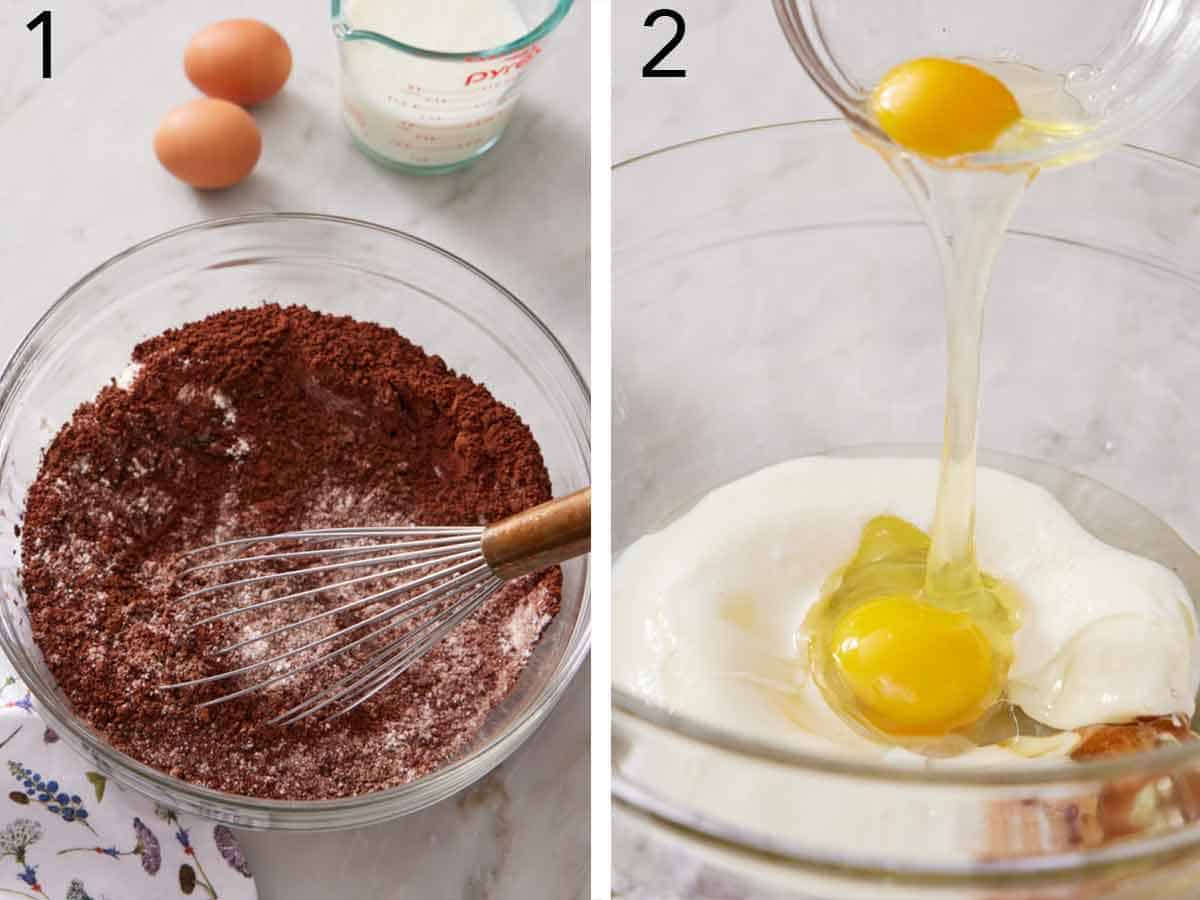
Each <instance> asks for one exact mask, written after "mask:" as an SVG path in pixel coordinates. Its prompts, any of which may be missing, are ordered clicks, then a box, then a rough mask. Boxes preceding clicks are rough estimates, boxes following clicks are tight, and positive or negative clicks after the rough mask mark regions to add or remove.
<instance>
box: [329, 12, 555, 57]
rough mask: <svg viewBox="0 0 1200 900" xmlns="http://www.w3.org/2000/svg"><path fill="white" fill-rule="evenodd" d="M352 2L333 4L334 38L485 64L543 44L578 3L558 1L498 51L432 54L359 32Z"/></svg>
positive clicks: (369, 31)
mask: <svg viewBox="0 0 1200 900" xmlns="http://www.w3.org/2000/svg"><path fill="white" fill-rule="evenodd" d="M348 2H349V0H330V8H329V16H330V20H331V21H332V23H333V33H334V36H335V37H337V38H338V39H339V40H343V41H374V42H375V43H377V44H381V45H382V46H384V47H388V48H390V49H392V50H399V51H401V52H404V53H408V54H410V55H412V56H418V57H421V58H422V59H432V60H439V61H442V62H483V61H486V60H491V59H496V58H497V57H500V56H507V55H509V54H510V53H516V52H518V51H521V50H524V49H525V48H527V47H529V46H530V45H532V44H535V43H537V42H538V41H540V40H544V39H545V38H547V37H549V35H550V34H551V33H552V32H553V31H554V29H556V28H557V27H558V26H559V24H561V22H562V20H563V19H565V18H566V17H567V13H568V12H570V11H571V6H572V5H573V4H574V2H575V0H554V6H553V8H552V9H551V10H550V12H549V13H547V14H546V16H545V17H544V18H543V19H542V20H541V21H540V22H539V23H538V24H537V25H534V26H533V27H531V28H528V29H527V30H526V31H525V33H524V34H522V35H521V36H520V37H516V38H513V39H512V40H511V41H509V42H508V43H506V44H500V45H499V46H496V47H485V48H483V49H480V50H431V49H428V48H426V47H418V46H416V45H415V44H407V43H405V42H404V41H401V40H397V39H396V38H394V37H390V36H389V35H386V34H382V33H380V32H378V31H374V30H372V29H369V28H355V27H354V23H353V22H352V21H351V19H350V14H349V11H348V10H347V9H346V8H345V7H346V6H347V5H348Z"/></svg>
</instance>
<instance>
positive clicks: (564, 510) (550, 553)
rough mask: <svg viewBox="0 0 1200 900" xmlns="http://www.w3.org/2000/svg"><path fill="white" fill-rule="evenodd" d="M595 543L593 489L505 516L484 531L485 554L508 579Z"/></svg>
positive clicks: (568, 557)
mask: <svg viewBox="0 0 1200 900" xmlns="http://www.w3.org/2000/svg"><path fill="white" fill-rule="evenodd" d="M591 547H592V489H591V488H590V487H586V488H583V489H582V490H579V491H576V492H575V493H573V494H570V495H568V496H566V497H562V498H561V499H558V500H550V501H548V502H546V503H543V504H542V505H541V506H535V507H533V509H527V510H525V511H524V512H519V513H517V514H516V515H513V516H509V517H508V518H507V519H501V520H500V521H499V522H496V523H494V524H492V525H489V526H488V527H487V528H485V529H484V531H483V558H484V559H486V560H487V563H488V565H489V566H491V568H492V571H493V572H495V573H496V575H497V576H498V577H500V578H503V579H504V580H505V581H510V580H512V579H513V578H520V577H521V576H522V575H528V574H529V573H530V572H536V571H538V569H544V568H546V567H547V566H553V565H555V564H556V563H560V562H564V561H566V560H568V559H573V558H574V557H576V556H582V555H583V554H585V553H587V552H588V551H589V550H590V549H591Z"/></svg>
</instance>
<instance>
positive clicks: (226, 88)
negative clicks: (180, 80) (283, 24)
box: [183, 19, 292, 106]
mask: <svg viewBox="0 0 1200 900" xmlns="http://www.w3.org/2000/svg"><path fill="white" fill-rule="evenodd" d="M183 69H184V71H185V72H187V77H188V78H190V79H191V80H192V84H194V85H195V86H196V87H198V88H200V90H201V91H203V92H204V93H206V94H208V96H210V97H219V98H220V99H222V100H229V101H232V102H233V103H240V104H241V105H242V106H252V105H253V104H255V103H262V102H263V101H264V100H267V99H270V98H271V97H274V96H275V95H276V94H278V93H279V91H280V90H281V89H282V88H283V85H284V83H285V82H286V81H287V80H288V75H290V74H291V72H292V51H291V49H290V48H289V47H288V44H287V41H285V40H284V39H283V35H281V34H280V33H279V32H278V31H276V30H275V29H274V28H272V27H271V26H270V25H267V24H265V23H263V22H259V21H258V20H257V19H226V20H225V21H224V22H217V23H216V24H215V25H209V26H208V27H207V28H205V29H204V30H203V31H201V32H199V33H197V34H196V36H195V37H193V38H192V40H191V41H190V42H189V43H188V46H187V50H186V51H185V53H184V55H183Z"/></svg>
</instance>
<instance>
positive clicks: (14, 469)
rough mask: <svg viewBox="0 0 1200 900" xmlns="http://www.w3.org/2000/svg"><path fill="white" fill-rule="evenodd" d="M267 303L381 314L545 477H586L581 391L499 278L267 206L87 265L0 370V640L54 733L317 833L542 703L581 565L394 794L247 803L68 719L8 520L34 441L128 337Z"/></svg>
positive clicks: (570, 651) (386, 809)
mask: <svg viewBox="0 0 1200 900" xmlns="http://www.w3.org/2000/svg"><path fill="white" fill-rule="evenodd" d="M264 301H277V302H280V303H302V304H305V305H307V306H309V307H311V308H312V309H315V310H319V311H322V312H328V313H336V314H342V315H350V316H354V317H355V318H358V319H364V320H369V321H374V322H378V323H380V324H383V325H387V326H392V327H394V328H396V329H397V330H398V331H400V332H401V333H402V334H404V335H405V336H407V337H409V338H411V339H412V340H414V341H415V342H416V343H418V344H420V345H422V346H424V347H425V348H426V349H428V350H429V351H430V352H434V353H437V354H438V355H440V356H441V357H442V358H443V359H445V360H446V362H447V364H449V365H450V366H451V367H452V368H454V369H456V370H457V371H459V372H462V373H464V374H466V375H469V376H471V377H472V378H474V379H475V380H477V381H480V382H482V383H484V384H486V385H488V387H489V388H490V389H491V391H492V393H493V394H494V395H495V396H496V397H497V398H498V399H500V400H502V401H503V402H505V403H507V404H509V405H511V406H512V407H513V408H514V409H516V410H517V411H518V412H519V413H520V414H521V417H522V418H523V419H524V421H525V422H526V424H528V425H529V427H530V428H531V429H532V430H533V433H534V435H535V436H536V437H537V439H538V442H539V443H540V444H541V449H542V453H543V456H544V457H545V461H546V465H547V467H548V469H549V471H550V477H551V480H552V482H553V486H554V490H555V491H556V493H558V494H560V495H561V494H565V493H567V492H569V491H573V490H575V489H577V488H580V487H583V486H585V485H586V484H587V483H588V482H589V440H590V439H589V433H588V427H589V424H588V422H589V419H588V417H589V396H588V389H587V386H586V385H585V383H584V381H583V378H582V376H581V375H580V374H579V371H578V370H577V369H576V367H575V364H574V363H573V362H572V361H571V359H570V357H569V356H568V355H567V353H566V351H565V350H564V349H563V347H562V345H561V344H559V342H558V340H557V339H556V338H555V337H554V335H552V334H551V333H550V331H549V330H547V328H546V326H545V325H543V324H542V323H541V322H540V321H539V320H538V318H537V317H536V316H535V315H534V314H533V313H532V312H531V311H530V310H529V309H528V308H527V307H526V306H525V305H524V304H522V303H521V301H520V300H518V299H517V298H516V297H514V296H513V295H512V294H510V293H509V292H508V291H506V290H505V289H504V288H503V287H501V286H500V285H499V284H497V283H496V282H495V281H493V280H492V279H491V278H489V277H488V276H487V275H485V274H484V273H483V272H480V271H479V270H478V269H475V268H473V267H472V266H471V265H469V264H468V263H466V262H464V261H463V260H461V259H459V258H458V257H456V256H454V255H453V254H451V253H448V252H446V251H445V250H442V249H440V248H439V247H436V246H434V245H433V244H429V243H427V242H425V241H422V240H420V239H419V238H415V237H412V236H411V235H407V234H403V233H401V232H399V231H393V230H391V229H388V228H383V227H380V226H378V225H372V224H369V223H366V222H358V221H354V220H351V219H340V218H334V217H331V216H318V215H304V214H264V215H252V216H243V217H239V218H234V219H224V220H220V221H214V222H203V223H200V224H197V225H191V226H188V227H185V228H181V229H178V230H176V231H171V232H168V233H166V234H163V235H160V236H158V237H155V238H152V239H150V240H148V241H145V242H144V243H141V244H138V245H137V246H135V247H132V248H130V249H129V250H126V251H125V252H124V253H121V254H120V255H118V256H115V257H113V258H112V259H110V260H109V261H108V262H106V263H104V264H103V265H101V266H100V267H99V268H97V269H95V270H94V271H92V272H91V273H89V274H88V275H86V276H85V277H84V278H83V279H82V280H80V281H79V282H77V283H76V284H75V285H74V286H72V287H71V288H70V289H68V290H67V292H66V293H65V294H63V296H62V297H61V298H60V299H59V300H58V301H57V302H56V303H55V304H54V305H53V306H52V307H51V309H50V311H49V312H47V313H46V315H45V316H43V317H42V319H41V321H39V322H38V323H37V325H36V326H34V328H33V330H32V331H31V332H30V333H29V335H28V337H26V338H25V340H24V341H23V342H22V344H21V345H20V347H19V348H18V349H17V351H16V353H15V354H14V355H13V357H12V359H11V360H10V361H9V363H8V366H7V368H6V369H5V371H4V374H3V376H2V377H0V521H2V522H4V523H6V524H4V526H3V528H2V529H0V591H2V592H3V602H2V603H0V647H2V648H3V650H4V652H5V653H6V654H7V655H8V657H9V658H10V659H11V660H12V662H13V664H14V666H15V667H16V669H17V671H18V673H19V674H20V675H21V677H22V678H23V679H24V680H25V682H26V683H27V684H28V685H29V689H30V690H31V691H32V692H33V694H34V696H35V697H37V699H38V701H39V705H40V711H41V712H42V714H43V715H44V716H45V717H46V718H47V719H48V720H49V722H50V724H52V725H53V726H54V728H55V730H56V731H57V732H58V733H59V735H60V736H61V737H62V739H63V740H64V741H66V742H68V743H69V744H70V745H71V746H72V747H73V748H74V749H76V750H77V751H79V752H80V753H81V754H83V756H84V757H85V758H87V759H88V760H89V761H90V762H91V763H92V764H93V765H94V766H95V767H96V768H97V769H98V770H100V771H101V772H103V773H105V774H106V775H110V776H111V777H113V778H115V779H116V780H117V781H118V782H120V783H122V784H125V785H127V786H129V787H132V788H134V789H136V790H138V791H140V792H141V793H143V794H145V795H146V796H148V797H151V798H153V799H155V800H157V801H159V802H161V803H163V804H166V805H167V806H170V807H173V808H175V809H178V810H183V811H186V812H190V813H193V814H196V815H200V816H206V817H208V818H211V819H214V820H217V821H221V822H227V823H230V824H235V825H240V826H242V827H247V828H275V829H287V830H298V831H300V830H319V829H332V828H350V827H359V826H364V825H370V824H373V823H376V822H381V821H384V820H387V819H391V818H395V817H396V816H400V815H404V814H406V813H410V812H414V811H416V810H418V809H421V808H423V807H425V806H428V805H430V804H432V803H436V802H437V801H439V800H442V799H444V798H445V797H447V796H449V795H450V794H453V793H454V792H456V791H459V790H461V789H462V788H464V787H466V786H467V785H469V784H471V783H472V782H473V781H475V780H476V779H478V778H480V777H482V776H483V775H484V774H486V773H487V772H488V771H490V770H491V769H492V768H493V767H495V766H496V765H498V764H499V763H500V762H501V761H502V760H504V758H505V757H507V756H508V755H509V754H510V753H512V752H513V751H514V750H515V749H516V748H517V747H518V746H520V744H521V743H522V742H523V741H524V740H525V739H526V738H528V737H529V736H530V735H531V734H532V733H533V731H534V730H535V729H536V728H537V726H538V725H539V724H540V723H541V722H542V720H543V719H544V718H545V717H546V716H547V715H548V714H549V713H550V710H551V709H552V708H553V706H554V704H555V702H556V701H557V700H558V698H559V697H560V696H561V694H562V692H563V691H564V690H565V688H566V686H567V684H568V683H569V682H570V680H571V677H572V676H573V675H574V674H575V672H576V671H577V670H578V668H579V666H580V664H581V663H582V662H583V659H584V657H585V656H586V654H587V650H588V639H589V622H590V608H591V605H590V594H589V590H588V562H587V560H586V559H583V560H576V561H574V562H572V563H570V564H568V565H566V566H564V567H563V574H564V586H563V595H562V611H561V612H560V613H559V615H558V617H557V618H556V619H555V620H554V621H553V623H552V624H551V625H550V627H549V628H548V629H547V631H546V633H545V635H544V636H543V638H542V640H541V642H540V643H539V644H538V646H537V649H536V651H535V652H534V654H533V656H532V658H531V660H530V664H529V667H528V668H527V669H526V670H525V672H524V673H523V674H522V676H521V679H520V681H519V682H518V684H517V686H516V688H515V689H514V691H513V692H512V694H511V695H510V696H509V697H508V698H507V699H506V701H505V702H504V703H503V704H502V705H501V706H500V707H499V708H497V709H496V710H495V711H494V712H493V714H492V715H491V717H490V718H489V720H488V722H487V724H486V725H485V727H484V729H483V731H482V732H481V734H480V735H479V737H478V738H477V740H475V741H474V743H473V744H472V745H471V746H470V747H469V748H467V750H466V751H465V752H464V753H463V754H462V755H461V757H460V758H459V759H457V760H456V761H455V762H453V763H451V764H449V765H447V766H445V767H443V768H442V769H439V770H438V771H436V772H434V773H433V774H431V775H428V776H426V777H424V778H421V779H419V780H417V781H414V782H412V783H410V784H406V785H403V786H401V787H397V788H393V789H391V790H386V791H379V792H376V793H372V794H366V795H363V796H358V797H349V798H345V799H340V800H329V801H319V802H291V801H286V802H285V801H271V800H258V799H253V798H248V797H240V796H235V795H232V794H226V793H221V792H218V791H213V790H209V789H207V788H203V787H197V786H196V785H192V784H187V783H185V782H183V781H180V780H178V779H176V778H172V777H170V776H168V775H165V774H163V773H161V772H158V771H155V770H153V769H151V768H148V767H147V766H144V765H142V764H141V763H139V762H137V761H136V760H134V759H132V758H130V757H129V756H126V755H125V754H123V753H119V752H117V751H116V750H114V749H112V748H111V747H109V746H108V745H107V744H106V743H105V741H104V739H103V738H102V737H101V736H100V735H98V734H96V733H95V732H93V731H92V730H91V729H90V728H89V727H88V726H87V725H85V724H84V723H83V722H81V721H80V720H79V719H77V718H76V717H75V716H74V715H73V714H72V712H71V709H70V706H69V704H68V703H67V702H66V701H65V699H64V697H63V696H62V694H61V693H60V692H59V690H58V689H57V687H56V685H55V683H54V679H53V678H52V677H51V675H50V673H49V672H48V671H47V669H46V666H45V664H44V663H43V661H42V658H41V655H40V653H39V652H38V649H37V647H36V646H35V645H34V642H33V640H32V637H31V634H30V629H29V623H28V620H27V617H26V614H25V611H24V597H23V595H22V590H21V581H20V571H19V560H18V552H19V545H18V541H17V538H16V536H15V534H14V525H15V524H16V523H18V522H19V521H20V518H21V513H22V510H23V508H24V498H25V491H26V489H27V487H28V485H29V484H30V482H31V480H32V479H33V478H34V476H35V474H36V472H37V468H38V465H39V462H40V454H41V452H42V448H43V447H45V445H46V444H47V443H48V442H49V440H50V439H51V437H52V436H53V435H54V433H55V432H56V431H57V430H58V428H59V427H60V426H61V425H62V424H63V423H64V422H65V421H66V420H67V419H68V418H69V417H70V415H71V413H72V411H73V410H74V409H75V407H76V406H78V405H79V404H80V403H82V402H83V401H85V400H89V399H91V398H92V397H94V396H95V394H96V392H97V391H98V390H99V389H100V387H102V386H103V385H104V384H105V382H107V381H108V380H109V379H110V378H113V377H115V376H116V375H118V374H119V373H120V372H121V371H122V370H123V369H124V368H125V366H126V365H127V363H128V360H129V356H130V352H131V351H132V349H133V347H134V345H135V344H136V343H138V342H139V341H141V340H143V339H144V338H147V337H150V336H151V335H154V334H157V333H159V332H161V331H163V330H164V329H167V328H172V327H175V326H178V325H181V324H183V323H185V322H190V321H194V320H196V319H199V318H202V317H204V316H206V315H209V314H211V313H214V312H217V311H219V310H222V309H228V308H231V307H237V306H246V305H250V304H255V303H259V302H264Z"/></svg>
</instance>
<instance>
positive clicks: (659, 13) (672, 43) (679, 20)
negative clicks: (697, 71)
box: [642, 9, 687, 78]
mask: <svg viewBox="0 0 1200 900" xmlns="http://www.w3.org/2000/svg"><path fill="white" fill-rule="evenodd" d="M659 19H670V20H671V21H672V22H674V23H675V33H674V34H673V35H671V38H670V40H668V41H667V43H666V44H664V45H663V48H662V49H661V50H659V51H658V52H657V53H656V54H654V56H652V57H650V61H649V62H648V63H646V64H645V65H644V66H642V77H643V78H686V77H687V69H660V68H658V65H659V63H661V62H663V61H664V60H665V59H666V58H667V57H668V56H669V55H670V54H671V51H672V50H674V49H675V48H676V47H678V46H679V44H680V42H681V41H682V40H683V35H684V32H685V31H686V30H687V26H686V24H685V23H684V21H683V16H682V15H681V14H680V13H678V12H677V11H675V10H673V9H656V10H655V11H654V12H652V13H650V15H648V16H646V21H645V22H643V23H642V24H643V25H644V26H645V27H646V28H653V27H654V24H655V23H656V22H657V21H658V20H659Z"/></svg>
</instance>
